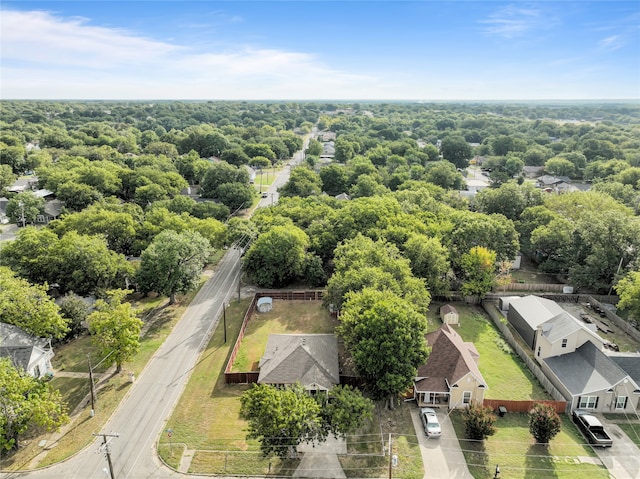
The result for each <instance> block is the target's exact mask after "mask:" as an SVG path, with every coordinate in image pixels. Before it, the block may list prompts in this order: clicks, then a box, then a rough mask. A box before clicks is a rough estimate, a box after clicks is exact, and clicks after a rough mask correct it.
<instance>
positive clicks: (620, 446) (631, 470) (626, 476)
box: [593, 414, 640, 479]
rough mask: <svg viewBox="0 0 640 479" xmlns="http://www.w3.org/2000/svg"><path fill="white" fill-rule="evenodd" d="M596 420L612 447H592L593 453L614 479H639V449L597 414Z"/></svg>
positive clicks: (616, 427)
mask: <svg viewBox="0 0 640 479" xmlns="http://www.w3.org/2000/svg"><path fill="white" fill-rule="evenodd" d="M598 419H600V421H601V422H602V424H603V425H604V428H605V430H606V431H607V432H608V433H609V436H611V439H613V446H611V447H607V448H601V447H594V448H593V449H594V451H595V452H596V454H598V457H599V458H600V460H601V461H602V463H603V464H604V465H605V466H606V468H607V469H608V470H609V473H610V474H611V475H612V476H613V477H614V478H615V479H638V478H640V449H638V446H636V445H635V444H634V443H633V442H632V441H631V439H629V436H627V435H626V434H625V433H624V431H623V430H622V429H620V428H619V427H618V426H616V425H615V424H613V423H612V422H610V421H608V420H607V419H606V418H605V417H604V416H602V415H601V414H598Z"/></svg>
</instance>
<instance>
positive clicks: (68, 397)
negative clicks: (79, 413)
mask: <svg viewBox="0 0 640 479" xmlns="http://www.w3.org/2000/svg"><path fill="white" fill-rule="evenodd" d="M49 384H51V387H52V388H53V389H57V390H58V391H60V394H61V395H62V400H63V401H64V402H65V403H66V404H67V407H68V409H69V412H70V413H71V412H72V411H73V410H74V409H75V408H76V406H77V405H78V404H80V402H81V401H82V399H83V398H84V397H85V396H86V395H87V394H89V392H90V391H91V386H90V385H89V384H90V383H89V379H85V378H60V377H54V378H53V379H52V380H51V382H50V383H49Z"/></svg>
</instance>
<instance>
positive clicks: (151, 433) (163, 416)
mask: <svg viewBox="0 0 640 479" xmlns="http://www.w3.org/2000/svg"><path fill="white" fill-rule="evenodd" d="M308 141H309V136H307V137H306V138H305V141H304V147H303V149H306V147H307V144H308ZM303 159H304V153H303V151H299V152H297V153H296V154H295V155H294V157H293V158H292V160H291V161H290V162H289V164H290V165H296V164H298V163H300V162H302V161H303ZM289 172H290V169H289V167H286V168H284V170H283V171H281V172H280V174H279V175H278V178H277V179H276V180H275V181H274V182H273V184H272V185H271V187H270V189H269V192H270V196H269V197H268V198H264V199H262V200H261V202H260V204H259V207H260V206H269V205H270V204H271V203H272V201H273V202H274V203H275V202H277V200H278V193H277V189H278V188H279V187H280V186H282V185H284V184H285V183H286V182H287V181H288V179H289ZM271 195H273V196H271ZM240 267H241V262H240V253H239V251H238V250H235V249H230V250H229V251H228V252H227V254H226V255H225V256H224V258H223V259H222V261H221V262H220V263H219V265H218V266H217V268H216V271H215V272H214V274H213V276H212V278H211V279H210V280H209V281H207V282H206V283H205V284H204V286H203V287H202V288H201V289H200V291H199V292H198V294H197V295H196V297H195V298H194V299H193V301H192V302H191V304H190V305H189V307H188V308H187V310H186V312H185V313H184V315H183V316H182V318H181V319H180V321H179V322H178V324H177V325H176V326H175V327H174V329H173V331H172V332H171V334H170V335H169V337H168V338H167V339H166V341H165V342H164V344H163V345H162V346H161V347H160V348H159V349H158V351H157V352H156V354H155V355H154V356H153V358H152V359H151V361H149V363H148V364H147V366H146V368H145V369H144V371H143V372H142V374H140V375H139V376H138V377H137V378H136V380H135V382H134V384H133V385H132V386H131V389H130V390H129V393H128V395H127V396H126V397H125V398H124V400H123V401H122V403H121V404H120V406H119V407H118V409H117V410H116V411H115V412H114V414H113V415H112V417H111V419H110V420H109V421H108V422H107V424H106V425H105V427H104V429H103V430H102V431H96V432H100V433H106V434H112V433H113V434H118V436H117V437H113V438H111V439H110V441H109V448H110V452H111V460H112V463H113V470H114V473H115V474H114V476H115V478H116V479H143V478H144V479H150V478H154V479H156V478H158V479H164V478H178V477H184V475H182V474H179V473H176V472H173V471H172V470H170V469H169V468H167V467H165V466H164V465H162V463H161V462H160V461H159V459H158V458H157V455H156V452H155V447H154V446H155V442H156V439H157V437H158V435H159V434H160V433H161V432H163V430H165V429H166V428H167V427H170V425H167V424H166V421H167V420H168V418H169V416H171V412H172V411H173V408H174V407H175V405H176V403H177V401H178V399H179V397H180V395H181V394H182V391H183V390H184V387H185V386H186V384H187V381H188V379H189V376H190V373H191V369H192V368H193V366H194V364H195V363H196V361H197V359H198V356H199V354H200V352H201V351H202V349H203V348H204V346H205V345H206V343H207V341H208V339H209V337H210V334H211V333H212V332H213V331H214V330H215V328H216V326H217V324H218V321H219V319H220V315H221V313H222V308H223V305H224V303H225V302H228V301H229V300H230V299H231V298H232V297H233V296H234V293H235V291H236V290H237V284H238V280H239V277H240ZM98 407H99V406H98ZM101 442H102V439H99V440H98V439H96V441H95V442H93V443H92V444H91V445H90V446H88V447H87V448H85V449H84V450H83V451H81V452H80V453H78V454H77V455H76V456H74V457H72V458H70V459H69V460H67V461H65V462H63V463H60V464H57V465H54V466H51V467H49V468H46V469H40V470H37V471H28V472H14V473H0V478H2V479H9V478H12V479H13V478H21V477H29V478H38V479H39V478H44V479H98V478H99V479H108V478H109V470H108V466H107V459H106V456H105V454H104V447H101V445H100V444H101ZM191 477H194V476H191Z"/></svg>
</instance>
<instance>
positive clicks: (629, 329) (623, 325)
mask: <svg viewBox="0 0 640 479" xmlns="http://www.w3.org/2000/svg"><path fill="white" fill-rule="evenodd" d="M588 299H589V304H591V305H593V306H596V307H598V308H600V309H601V310H602V311H604V314H605V316H606V317H607V319H609V320H611V321H613V322H614V323H615V325H616V326H618V327H619V328H620V329H622V330H623V331H624V332H625V333H627V334H628V335H629V336H631V337H632V338H633V339H635V340H636V341H640V331H638V330H637V329H636V328H634V327H633V326H631V325H630V324H629V323H627V322H626V321H625V320H624V319H622V318H621V317H620V316H618V315H617V314H616V313H614V312H613V311H610V310H609V309H607V308H605V307H604V306H603V305H602V303H600V301H598V300H597V299H595V298H594V297H593V296H589V297H588Z"/></svg>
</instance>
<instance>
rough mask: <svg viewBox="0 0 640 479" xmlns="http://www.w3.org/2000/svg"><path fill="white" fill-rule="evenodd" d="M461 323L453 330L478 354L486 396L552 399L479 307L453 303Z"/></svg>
mask: <svg viewBox="0 0 640 479" xmlns="http://www.w3.org/2000/svg"><path fill="white" fill-rule="evenodd" d="M456 309H457V310H458V314H459V315H460V326H457V327H456V331H457V332H458V333H459V334H460V336H462V339H464V340H465V341H470V342H472V343H473V344H474V345H475V347H476V349H477V350H478V352H479V353H480V364H479V369H480V372H481V373H482V375H483V376H484V379H485V381H487V385H488V386H489V388H488V389H487V391H486V392H485V394H484V397H485V398H487V399H506V400H516V401H527V400H533V399H551V397H550V396H549V395H548V394H547V392H546V391H545V390H544V388H543V387H542V386H541V385H540V383H539V382H538V380H537V379H536V377H535V376H534V375H533V374H532V373H531V371H529V369H528V368H527V366H526V365H525V364H524V363H523V362H522V360H521V359H520V358H519V357H518V356H517V354H515V353H514V352H512V350H511V347H510V346H509V344H508V343H507V342H506V341H505V340H504V339H503V338H502V336H501V334H500V331H498V329H497V328H496V327H495V326H494V324H493V323H492V322H491V320H490V319H489V318H488V317H487V315H486V314H485V313H484V311H483V310H482V308H481V307H479V306H468V305H462V304H456Z"/></svg>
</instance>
